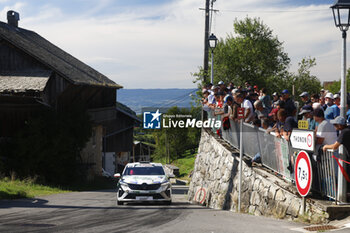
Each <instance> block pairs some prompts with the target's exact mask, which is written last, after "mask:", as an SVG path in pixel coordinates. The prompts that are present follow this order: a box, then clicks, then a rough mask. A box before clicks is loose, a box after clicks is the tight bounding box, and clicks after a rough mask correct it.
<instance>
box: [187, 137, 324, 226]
mask: <svg viewBox="0 0 350 233" xmlns="http://www.w3.org/2000/svg"><path fill="white" fill-rule="evenodd" d="M252 143H254V142H252ZM233 151H234V148H231V147H230V146H229V145H227V144H226V143H225V142H224V141H223V140H220V139H217V138H215V137H214V135H212V134H211V133H210V132H206V131H205V130H202V135H201V141H200V145H199V149H198V155H197V158H196V162H195V167H194V171H193V175H192V181H191V184H190V187H189V193H188V196H189V200H190V201H192V202H195V203H200V204H202V205H205V206H208V207H210V208H214V209H226V210H231V211H234V212H236V211H237V207H238V189H239V186H238V185H239V162H240V161H239V156H237V154H235V153H233ZM242 167H243V173H242V199H241V200H242V201H241V211H242V212H246V213H250V214H254V215H264V216H273V217H276V218H288V219H295V218H298V217H299V218H301V217H302V218H303V220H309V221H310V222H314V223H320V222H326V221H327V220H328V217H329V215H328V214H327V213H326V212H325V210H324V207H323V206H320V205H318V204H316V203H314V202H312V201H311V200H308V201H307V202H306V207H305V214H304V215H302V208H301V207H302V199H301V198H300V197H299V196H298V194H297V191H296V189H295V187H294V186H293V185H292V184H290V183H287V182H284V181H283V180H282V179H280V178H278V177H277V176H274V175H272V174H270V173H269V172H267V171H264V170H263V169H261V168H259V167H254V168H251V167H248V166H247V165H246V164H245V163H244V162H243V163H242Z"/></svg>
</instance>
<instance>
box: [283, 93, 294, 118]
mask: <svg viewBox="0 0 350 233" xmlns="http://www.w3.org/2000/svg"><path fill="white" fill-rule="evenodd" d="M282 99H283V101H284V109H285V110H286V113H287V116H294V115H295V113H296V111H297V109H296V107H295V105H294V102H293V100H292V99H291V98H290V97H289V91H288V90H287V89H284V90H283V91H282Z"/></svg>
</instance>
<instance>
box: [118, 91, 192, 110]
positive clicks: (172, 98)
mask: <svg viewBox="0 0 350 233" xmlns="http://www.w3.org/2000/svg"><path fill="white" fill-rule="evenodd" d="M196 91H197V89H120V90H118V91H117V101H118V102H120V103H122V104H125V105H127V106H128V107H129V108H131V109H132V110H133V111H135V112H136V114H140V113H141V112H142V108H147V107H156V108H160V107H162V108H163V107H172V106H178V107H191V102H192V103H193V100H192V97H191V96H192V95H194V96H195V95H196Z"/></svg>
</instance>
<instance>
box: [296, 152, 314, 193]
mask: <svg viewBox="0 0 350 233" xmlns="http://www.w3.org/2000/svg"><path fill="white" fill-rule="evenodd" d="M294 176H295V183H296V185H297V189H298V192H299V194H300V195H301V196H302V197H305V196H306V195H307V194H308V193H309V191H310V189H311V184H312V168H311V161H310V158H309V155H308V154H307V153H306V152H305V151H300V152H299V154H298V156H297V159H296V161H295V167H294Z"/></svg>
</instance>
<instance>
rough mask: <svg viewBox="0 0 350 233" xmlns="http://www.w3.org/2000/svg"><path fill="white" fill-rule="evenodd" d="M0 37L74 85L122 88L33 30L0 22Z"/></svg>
mask: <svg viewBox="0 0 350 233" xmlns="http://www.w3.org/2000/svg"><path fill="white" fill-rule="evenodd" d="M0 38H2V39H4V40H6V41H7V42H8V43H10V44H12V45H13V46H15V47H17V48H18V49H20V50H22V51H24V52H25V53H27V54H28V55H30V56H31V57H33V58H35V59H36V60H38V61H39V62H40V63H42V64H44V65H46V66H47V67H49V68H50V69H52V70H53V71H55V72H56V73H58V74H60V75H61V76H62V77H64V78H65V79H67V80H69V81H70V82H72V83H73V84H75V85H91V86H102V87H109V88H122V86H120V85H118V84H116V83H115V82H113V81H112V80H110V79H108V78H107V77H106V76H104V75H103V74H101V73H99V72H98V71H96V70H94V69H93V68H91V67H90V66H88V65H86V64H85V63H83V62H81V61H80V60H78V59H76V58H75V57H73V56H72V55H70V54H68V53H66V52H65V51H63V50H62V49H60V48H59V47H57V46H55V45H54V44H52V43H50V42H49V41H48V40H46V39H45V38H43V37H41V36H40V35H38V34H37V33H35V32H33V31H29V30H26V29H23V28H19V27H14V26H10V25H8V24H7V23H4V22H0Z"/></svg>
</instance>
